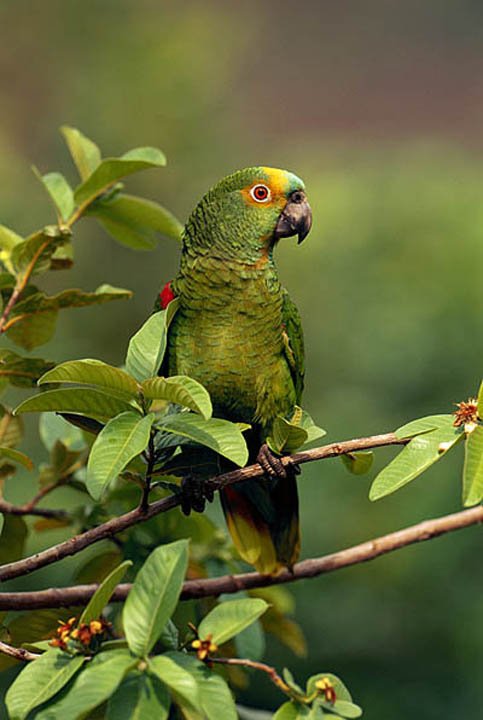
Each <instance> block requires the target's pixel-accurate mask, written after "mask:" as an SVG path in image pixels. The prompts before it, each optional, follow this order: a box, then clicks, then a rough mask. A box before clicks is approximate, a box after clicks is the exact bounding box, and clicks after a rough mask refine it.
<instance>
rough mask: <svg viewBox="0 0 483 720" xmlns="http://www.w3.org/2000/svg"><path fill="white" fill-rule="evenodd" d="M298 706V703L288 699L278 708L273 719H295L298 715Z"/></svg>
mask: <svg viewBox="0 0 483 720" xmlns="http://www.w3.org/2000/svg"><path fill="white" fill-rule="evenodd" d="M299 707H300V705H299V703H294V702H292V701H291V700H289V702H286V703H284V704H283V705H281V706H280V707H279V708H278V710H277V712H276V713H275V715H274V716H273V720H297V719H298V718H299V717H300V715H299V710H298V709H299Z"/></svg>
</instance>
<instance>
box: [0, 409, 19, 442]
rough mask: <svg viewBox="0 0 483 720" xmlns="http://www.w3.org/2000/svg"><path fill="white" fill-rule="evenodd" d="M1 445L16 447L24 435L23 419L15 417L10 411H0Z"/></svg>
mask: <svg viewBox="0 0 483 720" xmlns="http://www.w3.org/2000/svg"><path fill="white" fill-rule="evenodd" d="M0 417H1V420H0V445H2V446H3V447H15V446H16V445H19V444H20V442H21V441H22V437H23V420H22V418H19V417H15V415H13V414H12V413H11V412H10V411H3V412H0Z"/></svg>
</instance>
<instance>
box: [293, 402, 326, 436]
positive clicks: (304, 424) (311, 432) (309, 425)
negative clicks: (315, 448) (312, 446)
mask: <svg viewBox="0 0 483 720" xmlns="http://www.w3.org/2000/svg"><path fill="white" fill-rule="evenodd" d="M301 410H302V416H301V418H300V422H299V425H300V427H301V428H303V429H304V430H305V432H306V433H307V440H306V441H305V445H308V443H311V442H313V441H314V440H319V439H320V438H321V437H324V435H327V431H326V430H324V429H323V428H321V427H319V426H318V425H316V424H315V423H314V421H313V420H312V418H311V417H310V415H309V414H308V412H307V411H306V410H303V409H302V408H301Z"/></svg>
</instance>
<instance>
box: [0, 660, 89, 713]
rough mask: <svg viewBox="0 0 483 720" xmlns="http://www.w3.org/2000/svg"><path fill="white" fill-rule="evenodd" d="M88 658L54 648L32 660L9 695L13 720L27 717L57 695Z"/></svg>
mask: <svg viewBox="0 0 483 720" xmlns="http://www.w3.org/2000/svg"><path fill="white" fill-rule="evenodd" d="M84 661H85V657H84V656H83V655H76V656H72V655H69V654H68V653H65V652H63V651H62V650H57V649H53V648H52V649H50V650H47V652H46V653H44V654H43V655H41V656H40V657H39V658H37V660H35V661H34V662H31V663H29V664H28V665H27V666H26V667H25V668H24V669H23V670H22V672H21V673H20V675H18V677H17V678H16V680H15V681H14V683H13V684H12V685H11V686H10V688H9V689H8V692H7V695H6V697H5V701H6V705H7V708H8V713H9V717H10V718H11V720H23V719H24V718H26V717H27V715H28V714H29V712H30V711H31V710H33V708H35V707H37V706H38V705H41V704H42V703H44V702H46V701H47V700H49V699H50V698H51V697H53V696H54V695H55V694H56V693H57V692H58V691H59V690H60V689H61V688H63V687H64V685H66V684H67V683H68V682H69V680H70V679H71V678H72V677H73V675H75V673H76V672H77V671H78V669H79V668H80V667H81V665H82V664H83V663H84Z"/></svg>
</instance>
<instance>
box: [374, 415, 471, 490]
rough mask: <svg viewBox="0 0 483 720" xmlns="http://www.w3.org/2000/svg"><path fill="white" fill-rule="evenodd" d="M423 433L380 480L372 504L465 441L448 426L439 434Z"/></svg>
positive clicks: (385, 470)
mask: <svg viewBox="0 0 483 720" xmlns="http://www.w3.org/2000/svg"><path fill="white" fill-rule="evenodd" d="M423 433H424V434H422V435H416V436H415V437H413V438H412V439H411V440H410V441H409V443H408V444H407V445H406V447H405V448H404V449H403V450H402V451H401V452H400V453H399V455H396V457H395V458H394V460H392V461H391V462H390V463H389V465H386V467H385V468H383V470H381V472H380V473H379V474H378V475H377V476H376V478H375V480H374V482H373V483H372V486H371V489H370V491H369V499H370V500H379V499H380V498H382V497H385V496H386V495H390V494H391V493H393V492H395V491H396V490H399V488H401V487H403V485H406V484H407V483H408V482H411V480H414V478H417V477H418V476H419V475H421V473H423V472H424V471H425V470H427V469H428V468H429V467H430V466H431V465H432V464H433V463H435V462H436V461H437V460H439V459H440V458H442V457H443V456H444V455H446V453H447V452H448V450H450V449H451V448H452V447H454V446H455V445H456V443H457V442H459V441H460V440H462V438H463V437H464V433H461V432H459V431H458V429H457V428H455V427H453V425H452V423H451V425H449V424H448V423H446V422H445V423H443V424H442V425H441V427H439V428H438V429H437V430H432V431H429V432H425V431H423Z"/></svg>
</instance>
